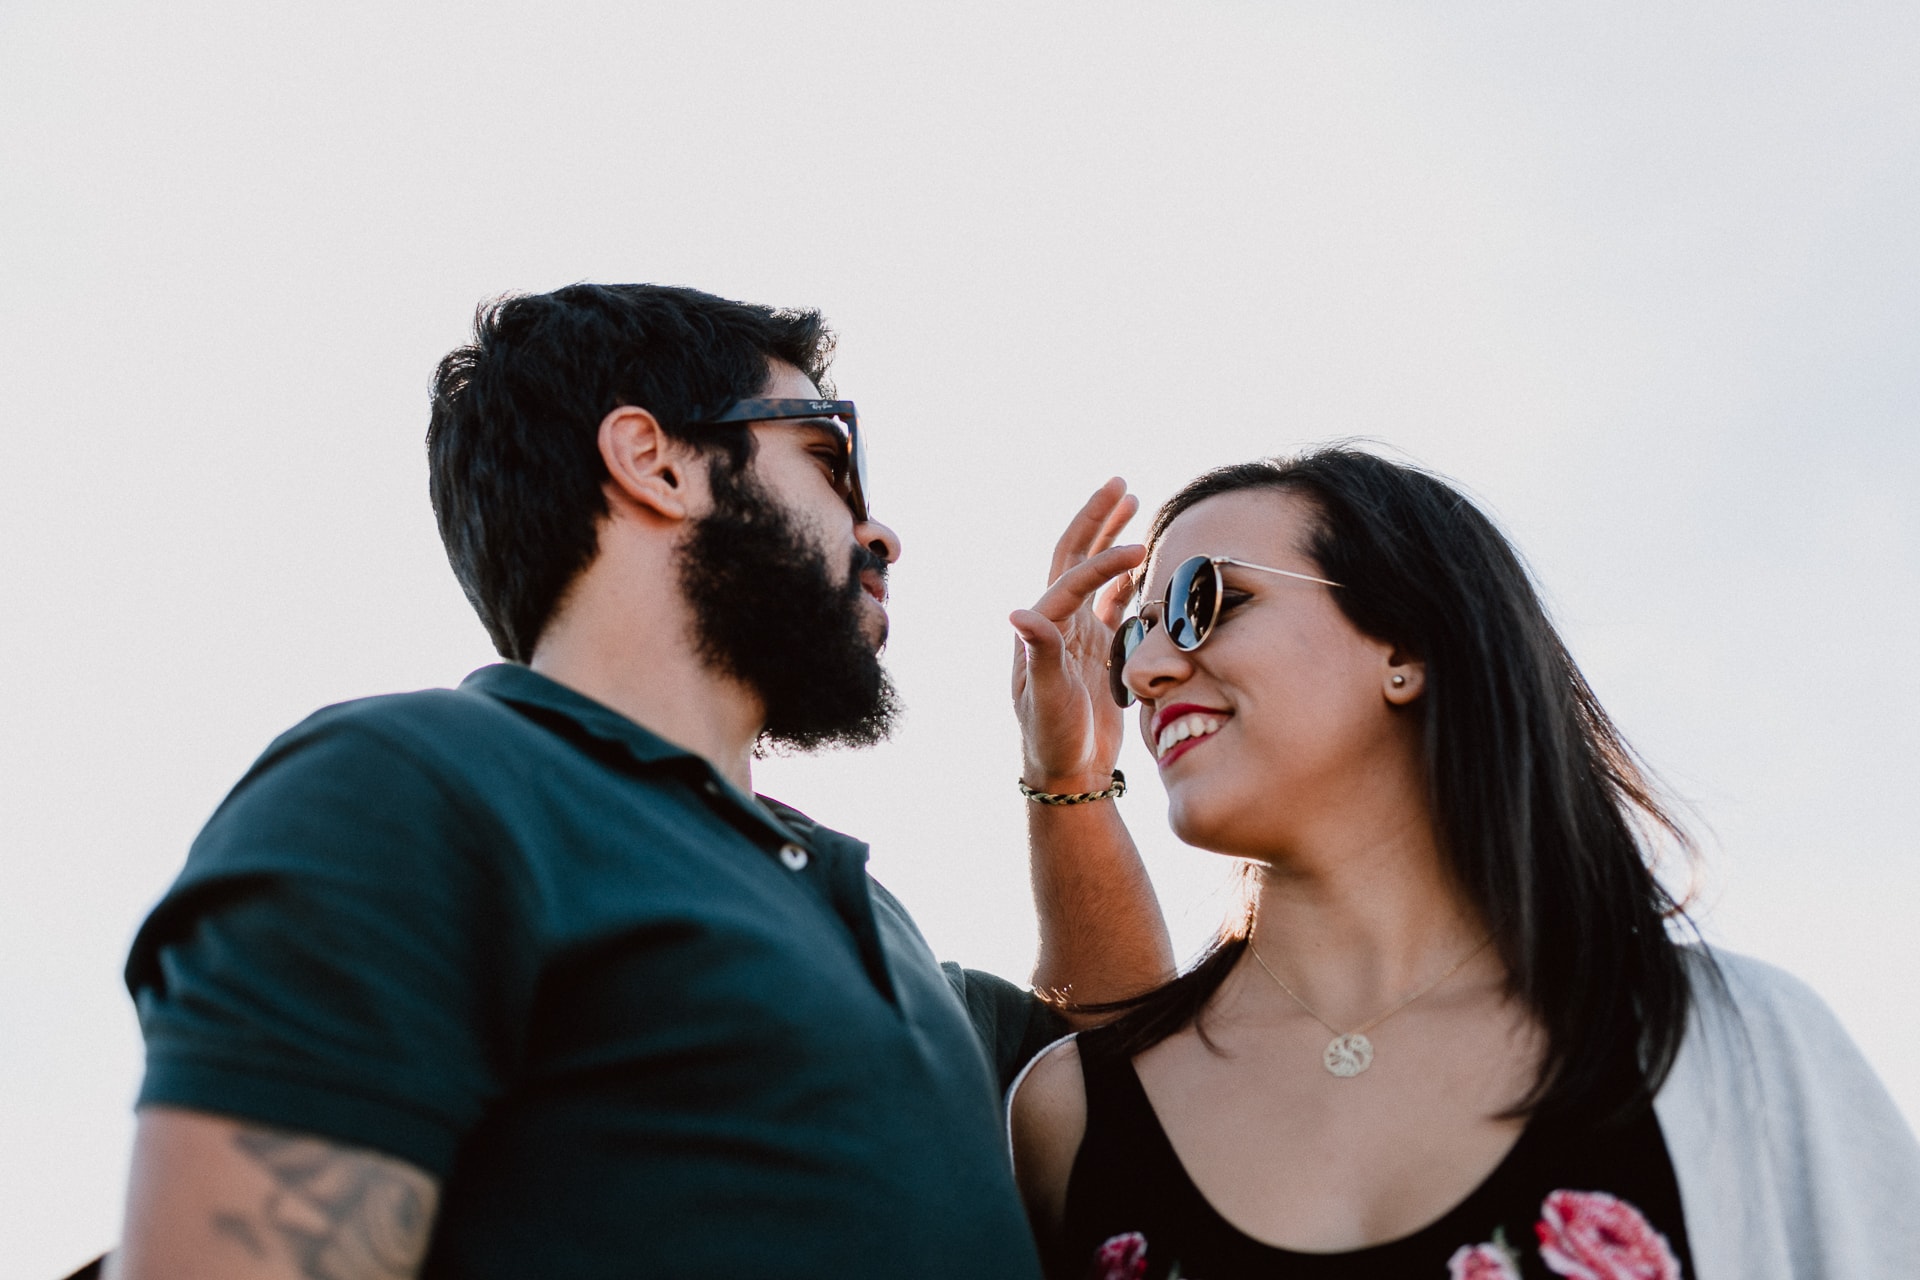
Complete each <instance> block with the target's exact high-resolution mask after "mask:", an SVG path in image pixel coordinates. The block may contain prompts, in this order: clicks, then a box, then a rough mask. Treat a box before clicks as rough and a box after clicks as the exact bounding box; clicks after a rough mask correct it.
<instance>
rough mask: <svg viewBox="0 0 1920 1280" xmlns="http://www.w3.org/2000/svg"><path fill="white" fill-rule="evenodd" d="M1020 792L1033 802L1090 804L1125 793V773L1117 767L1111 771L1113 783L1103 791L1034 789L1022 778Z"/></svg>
mask: <svg viewBox="0 0 1920 1280" xmlns="http://www.w3.org/2000/svg"><path fill="white" fill-rule="evenodd" d="M1019 787H1020V794H1021V795H1023V796H1025V797H1026V798H1027V799H1029V800H1031V801H1033V802H1034V803H1035V804H1091V803H1093V802H1094V801H1095V800H1118V799H1119V798H1120V797H1121V796H1123V795H1125V794H1127V775H1126V774H1124V773H1121V772H1120V771H1119V770H1118V769H1115V770H1114V771H1113V785H1112V786H1110V787H1108V788H1107V789H1106V790H1105V791H1074V792H1068V793H1065V794H1063V793H1061V792H1058V791H1035V790H1034V789H1033V788H1032V787H1030V786H1028V785H1027V783H1026V780H1025V779H1024V778H1023V779H1021V780H1020V782H1019Z"/></svg>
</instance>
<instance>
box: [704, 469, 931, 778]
mask: <svg viewBox="0 0 1920 1280" xmlns="http://www.w3.org/2000/svg"><path fill="white" fill-rule="evenodd" d="M709 471H710V475H711V488H712V491H713V510H712V511H711V512H709V513H708V514H707V515H705V516H702V517H700V518H699V519H698V520H696V521H695V522H694V525H693V528H692V530H691V531H690V532H689V533H688V535H687V537H686V540H685V541H684V542H682V543H681V546H680V588H681V591H682V592H683V593H684V594H685V596H686V599H687V602H688V605H689V606H690V607H691V608H692V610H693V625H694V639H695V642H696V643H697V644H698V646H699V650H700V656H701V657H702V658H704V659H705V660H706V661H707V662H708V663H709V664H711V665H712V666H713V667H714V668H715V669H716V670H719V671H722V672H725V673H726V674H727V675H729V676H732V677H733V678H734V679H736V680H738V681H740V683H742V684H744V685H746V686H747V687H748V688H749V689H751V690H753V692H754V693H755V694H757V695H758V696H759V698H760V701H761V702H762V704H763V705H764V707H765V711H766V720H765V723H764V724H763V725H762V726H761V730H760V738H759V741H758V742H757V743H756V744H755V746H754V750H755V753H756V754H763V753H765V752H766V751H768V750H774V751H779V750H782V749H791V750H796V751H818V750H821V749H822V748H826V747H869V746H872V745H873V744H874V743H876V742H879V741H881V740H882V739H884V738H886V737H887V735H888V734H889V733H891V732H892V731H893V726H894V722H895V720H896V719H898V717H899V715H900V698H899V695H898V694H897V693H896V692H895V691H894V687H893V681H892V680H891V679H890V678H889V677H888V676H887V672H886V668H884V667H882V666H881V665H880V656H879V654H878V653H877V652H875V649H874V645H873V643H872V642H871V641H870V640H868V639H867V636H866V634H865V633H864V632H863V631H862V630H861V626H860V619H861V616H862V614H863V612H864V611H863V609H862V607H861V604H860V600H861V597H862V596H863V595H864V594H865V592H864V591H863V590H862V589H861V585H860V573H861V571H862V570H863V569H876V570H878V571H879V572H880V573H882V574H884V573H885V572H886V568H887V564H886V561H885V560H883V559H882V558H881V557H880V556H878V555H876V554H874V553H873V552H871V551H868V550H867V549H866V548H864V547H858V548H855V549H854V552H853V556H852V560H851V563H850V565H849V569H848V572H847V576H846V580H845V581H844V582H842V581H840V580H838V579H836V578H835V576H834V574H833V572H832V570H831V569H830V568H829V566H828V562H827V558H826V556H824V555H823V554H821V553H820V551H819V550H817V549H816V548H815V547H814V545H813V543H812V542H811V541H810V540H809V539H808V538H807V536H806V533H805V531H804V530H803V529H802V528H801V527H800V525H799V523H798V522H797V521H796V520H795V519H794V518H793V516H792V515H791V514H790V513H789V512H788V511H787V510H786V508H784V507H782V506H781V505H780V503H779V500H778V499H776V498H775V497H774V496H773V495H772V494H770V493H768V492H767V491H766V490H765V489H764V488H762V487H761V486H760V485H758V484H756V483H755V482H754V481H753V480H752V479H751V478H750V477H749V476H748V475H747V474H746V473H745V472H744V471H742V472H739V473H734V472H731V471H729V470H728V468H727V463H726V461H725V459H724V458H716V459H714V461H713V464H712V465H711V467H710V468H709Z"/></svg>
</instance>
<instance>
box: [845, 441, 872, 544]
mask: <svg viewBox="0 0 1920 1280" xmlns="http://www.w3.org/2000/svg"><path fill="white" fill-rule="evenodd" d="M847 436H848V440H847V453H848V455H849V457H848V459H847V468H848V470H849V472H851V474H850V475H848V476H847V484H848V486H849V489H848V492H849V496H850V497H851V499H852V502H851V505H852V507H853V514H854V518H855V519H857V520H865V519H866V518H867V512H868V510H869V509H870V508H871V507H872V504H873V498H872V494H871V491H869V490H868V488H867V442H866V440H865V439H864V438H862V437H861V435H860V428H859V426H858V425H857V424H855V423H852V422H849V423H848V424H847Z"/></svg>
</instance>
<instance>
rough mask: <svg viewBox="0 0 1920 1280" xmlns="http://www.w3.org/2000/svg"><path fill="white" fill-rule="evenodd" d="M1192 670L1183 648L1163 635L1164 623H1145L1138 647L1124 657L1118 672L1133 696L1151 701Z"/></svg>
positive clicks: (1144, 700) (1165, 634)
mask: <svg viewBox="0 0 1920 1280" xmlns="http://www.w3.org/2000/svg"><path fill="white" fill-rule="evenodd" d="M1192 674H1193V661H1192V659H1190V658H1189V657H1188V656H1187V654H1186V653H1185V651H1183V650H1181V649H1179V648H1178V647H1176V646H1175V645H1174V643H1173V641H1171V640H1169V639H1167V629H1166V628H1165V627H1149V628H1148V629H1147V634H1146V635H1145V636H1143V637H1141V640H1140V644H1139V647H1138V648H1136V649H1135V650H1134V651H1133V656H1132V657H1131V658H1128V659H1127V666H1126V669H1125V670H1124V671H1122V672H1121V673H1120V677H1121V679H1123V680H1124V681H1126V685H1127V688H1129V689H1131V690H1133V696H1134V697H1136V698H1138V699H1140V700H1141V701H1142V702H1155V701H1158V700H1160V699H1161V698H1163V697H1164V696H1165V695H1166V693H1167V691H1168V690H1170V689H1174V688H1176V687H1178V686H1179V685H1180V683H1181V682H1182V681H1184V680H1186V679H1187V678H1188V677H1189V676H1191V675H1192Z"/></svg>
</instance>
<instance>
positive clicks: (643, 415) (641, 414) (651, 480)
mask: <svg viewBox="0 0 1920 1280" xmlns="http://www.w3.org/2000/svg"><path fill="white" fill-rule="evenodd" d="M697 456H698V454H697V452H696V451H695V450H692V449H689V448H687V447H686V446H685V445H683V444H681V443H680V442H679V441H678V440H675V439H674V438H673V437H672V436H670V435H668V434H667V432H666V429H665V428H664V427H662V426H661V425H660V420H659V419H658V418H656V417H654V416H653V415H652V414H651V413H648V412H647V411H646V410H645V409H642V408H639V407H637V406H635V405H625V404H623V405H621V406H620V407H619V408H617V409H615V410H614V411H613V412H612V413H609V414H608V415H607V416H606V417H604V418H602V419H601V420H600V460H601V461H602V462H604V463H606V466H607V483H608V485H609V486H610V492H609V494H608V496H609V497H610V498H626V499H628V500H629V501H631V502H633V503H635V504H636V505H638V506H640V507H643V508H645V509H646V510H648V511H650V512H652V513H653V514H655V515H657V516H661V517H664V518H665V519H668V520H684V519H686V518H687V517H688V516H689V515H690V514H692V511H693V503H694V501H696V499H695V497H694V493H693V492H692V491H693V490H695V489H698V488H700V487H701V486H700V485H699V482H698V481H697V480H695V479H694V477H693V474H692V464H693V462H694V459H695V458H696V457H697Z"/></svg>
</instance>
